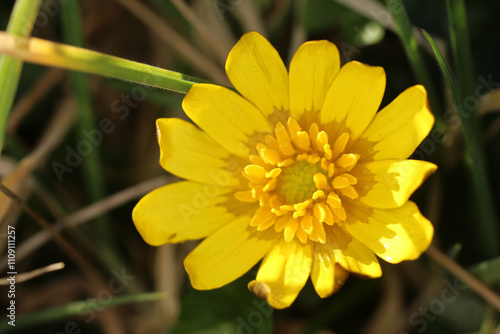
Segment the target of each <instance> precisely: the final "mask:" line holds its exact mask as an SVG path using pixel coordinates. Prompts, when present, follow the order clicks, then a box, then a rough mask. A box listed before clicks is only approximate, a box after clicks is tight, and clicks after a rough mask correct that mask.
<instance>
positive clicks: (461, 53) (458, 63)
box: [446, 0, 476, 96]
mask: <svg viewBox="0 0 500 334" xmlns="http://www.w3.org/2000/svg"><path fill="white" fill-rule="evenodd" d="M446 5H447V8H448V21H449V30H450V42H451V51H452V54H453V60H454V64H455V73H456V76H457V81H458V85H459V87H460V90H461V92H462V94H463V96H474V95H473V94H474V89H475V87H476V78H475V75H474V65H473V62H472V54H471V47H470V40H469V31H468V28H467V16H466V12H465V4H464V0H446Z"/></svg>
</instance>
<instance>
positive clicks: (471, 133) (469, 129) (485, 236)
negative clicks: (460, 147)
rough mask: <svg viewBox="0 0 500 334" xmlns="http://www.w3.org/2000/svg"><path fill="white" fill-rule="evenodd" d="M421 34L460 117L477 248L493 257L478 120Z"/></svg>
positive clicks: (494, 236) (494, 237) (493, 226)
mask: <svg viewBox="0 0 500 334" xmlns="http://www.w3.org/2000/svg"><path fill="white" fill-rule="evenodd" d="M422 32H423V33H424V35H425V37H426V38H427V40H428V41H429V43H430V44H431V46H432V49H433V51H434V55H435V56H436V60H437V62H438V64H439V67H440V68H441V72H442V73H443V76H444V79H445V81H446V85H447V86H448V88H449V89H450V91H451V97H452V100H453V104H454V105H455V108H456V110H457V113H458V115H459V116H460V121H461V124H462V130H463V134H464V140H465V147H466V151H465V164H466V166H467V168H468V171H469V173H470V176H471V180H472V187H473V191H472V196H471V197H472V198H473V200H475V203H476V207H477V210H476V211H477V217H478V219H477V221H473V224H474V231H477V239H478V241H480V242H479V243H478V245H480V247H482V249H483V252H484V253H485V254H486V255H487V256H489V257H494V256H497V255H498V253H499V244H498V236H499V235H500V231H499V228H498V225H497V217H496V212H495V209H494V208H495V206H494V204H493V199H492V196H491V189H490V182H489V180H488V176H487V175H488V174H487V172H486V164H485V158H484V154H483V150H482V147H481V145H480V139H479V137H478V136H477V135H476V131H475V129H474V124H475V123H476V121H475V120H474V118H476V117H477V114H476V112H475V111H473V110H466V109H465V108H464V103H463V101H464V100H463V97H462V94H461V92H460V90H459V88H458V85H457V83H456V81H455V78H454V77H453V75H452V74H451V71H450V69H449V68H448V65H447V64H446V62H445V60H444V58H443V55H442V54H441V52H440V51H439V49H438V47H437V45H436V43H435V42H434V40H433V39H432V37H431V36H430V35H429V34H428V33H427V32H426V31H425V30H422Z"/></svg>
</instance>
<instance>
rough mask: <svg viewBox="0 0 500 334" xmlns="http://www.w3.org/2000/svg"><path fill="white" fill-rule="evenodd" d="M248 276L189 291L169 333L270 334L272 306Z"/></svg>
mask: <svg viewBox="0 0 500 334" xmlns="http://www.w3.org/2000/svg"><path fill="white" fill-rule="evenodd" d="M251 279H252V278H251V277H250V275H245V276H243V277H242V278H240V279H238V280H237V281H235V282H233V283H231V284H228V285H226V286H224V287H222V288H219V289H216V290H210V291H196V290H191V291H189V292H188V293H187V294H186V296H185V297H184V299H183V301H182V309H181V315H180V319H179V321H178V323H177V324H176V325H175V326H174V327H173V328H172V329H171V331H170V332H169V333H170V334H188V333H189V334H220V333H224V334H239V333H253V334H270V333H272V314H273V309H272V308H271V307H270V306H269V305H268V304H267V302H265V301H264V300H261V299H259V298H257V297H255V296H254V295H253V294H252V293H251V292H250V291H249V290H248V288H247V283H248V282H249V281H250V280H251Z"/></svg>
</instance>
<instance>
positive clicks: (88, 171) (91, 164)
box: [61, 1, 112, 245]
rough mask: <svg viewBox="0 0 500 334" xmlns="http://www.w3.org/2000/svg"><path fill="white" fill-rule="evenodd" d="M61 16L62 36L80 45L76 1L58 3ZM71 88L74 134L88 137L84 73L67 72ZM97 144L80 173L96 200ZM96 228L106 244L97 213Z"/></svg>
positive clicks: (99, 187)
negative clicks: (75, 112)
mask: <svg viewBox="0 0 500 334" xmlns="http://www.w3.org/2000/svg"><path fill="white" fill-rule="evenodd" d="M61 19H62V28H63V29H62V31H63V37H64V40H65V42H66V43H68V44H70V45H73V46H78V47H82V46H83V38H82V27H81V24H80V8H79V3H78V2H77V1H69V2H68V3H67V4H66V5H64V6H61ZM69 77H70V83H71V88H72V90H73V92H74V95H75V98H76V101H77V108H78V115H79V117H78V123H77V128H76V137H77V140H78V141H88V139H87V137H85V136H84V135H83V134H84V133H86V132H89V131H92V130H93V129H98V126H97V123H96V120H95V117H94V113H93V108H92V102H91V100H92V97H91V92H90V84H89V81H88V78H87V75H86V74H83V73H79V72H74V71H71V72H70V73H69ZM99 152H100V150H99V147H98V145H95V147H94V149H93V150H92V151H91V152H90V154H89V155H88V156H86V157H85V159H84V160H83V176H84V179H85V186H86V187H87V191H88V192H89V196H90V200H91V201H92V202H96V201H98V200H100V199H102V198H103V197H104V195H105V190H104V178H103V176H102V173H101V171H102V164H101V160H100V157H99ZM98 226H99V231H98V233H97V235H98V238H97V240H99V239H101V240H102V239H107V240H108V241H107V242H101V245H107V244H109V242H110V241H111V240H112V238H110V237H111V236H110V233H106V232H107V228H106V220H105V218H103V217H101V218H100V219H99V224H98Z"/></svg>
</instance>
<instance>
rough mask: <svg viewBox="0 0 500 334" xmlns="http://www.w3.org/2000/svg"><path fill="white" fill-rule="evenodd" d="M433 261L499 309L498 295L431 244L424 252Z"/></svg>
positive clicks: (499, 300) (499, 297)
mask: <svg viewBox="0 0 500 334" xmlns="http://www.w3.org/2000/svg"><path fill="white" fill-rule="evenodd" d="M426 254H427V255H429V256H430V257H431V258H432V259H433V260H434V261H436V262H437V263H439V264H440V265H441V266H443V268H445V269H446V270H448V271H449V272H450V273H451V274H453V275H455V276H456V277H458V278H459V279H460V280H461V281H462V282H464V283H465V284H467V285H468V286H469V288H470V289H471V290H472V291H474V292H475V293H477V294H478V295H479V296H481V297H482V298H483V299H484V300H485V301H486V302H488V304H490V305H491V306H493V307H494V308H496V309H497V310H498V311H500V296H499V295H497V294H496V293H495V292H493V291H492V290H491V289H490V288H488V287H487V286H486V285H485V284H484V283H483V282H481V281H480V280H478V279H477V278H475V277H474V276H472V274H471V273H469V272H468V271H467V270H465V269H464V268H462V267H461V266H460V265H458V264H457V263H456V262H455V261H453V260H452V259H451V258H450V257H448V256H446V255H445V254H444V253H442V252H441V251H440V250H439V249H437V248H436V247H434V246H433V245H431V246H430V247H429V249H428V250H427V252H426Z"/></svg>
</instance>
